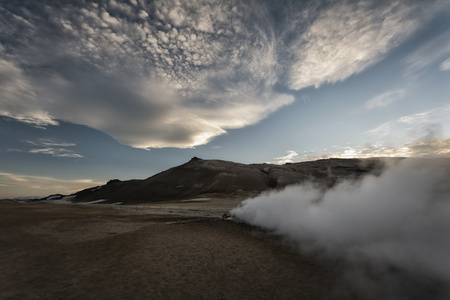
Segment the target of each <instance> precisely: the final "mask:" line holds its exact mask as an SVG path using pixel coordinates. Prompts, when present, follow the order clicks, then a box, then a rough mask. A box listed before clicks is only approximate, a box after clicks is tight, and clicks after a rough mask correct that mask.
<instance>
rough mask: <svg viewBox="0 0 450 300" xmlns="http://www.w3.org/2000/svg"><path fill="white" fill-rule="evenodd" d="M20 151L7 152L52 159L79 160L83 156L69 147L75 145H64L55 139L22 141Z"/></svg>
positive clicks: (64, 143)
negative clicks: (50, 157)
mask: <svg viewBox="0 0 450 300" xmlns="http://www.w3.org/2000/svg"><path fill="white" fill-rule="evenodd" d="M24 144H25V146H24V147H23V148H22V149H10V150H9V151H16V152H28V153H35V154H46V155H51V156H54V157H68V158H81V157H83V155H81V154H78V153H76V152H75V151H74V150H72V149H70V147H75V146H76V144H73V143H66V142H63V141H59V140H56V139H39V140H37V141H24Z"/></svg>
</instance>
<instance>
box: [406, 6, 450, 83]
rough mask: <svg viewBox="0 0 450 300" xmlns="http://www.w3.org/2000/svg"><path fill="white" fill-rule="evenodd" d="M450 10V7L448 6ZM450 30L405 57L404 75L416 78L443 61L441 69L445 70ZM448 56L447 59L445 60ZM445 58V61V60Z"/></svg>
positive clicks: (448, 51) (449, 46)
mask: <svg viewBox="0 0 450 300" xmlns="http://www.w3.org/2000/svg"><path fill="white" fill-rule="evenodd" d="M446 10H447V11H449V8H446ZM449 40H450V30H447V31H445V32H443V33H441V34H439V35H437V36H436V37H435V38H434V39H432V40H431V41H429V42H427V43H426V44H425V45H424V46H422V47H420V48H419V49H418V50H416V51H414V52H413V53H412V54H410V55H409V56H407V57H406V58H405V59H404V63H405V65H406V68H405V72H404V76H405V77H407V78H415V77H418V76H421V75H422V74H423V73H424V72H425V71H426V70H428V69H429V68H430V67H432V66H434V65H435V64H437V63H438V62H439V61H441V64H440V66H439V68H440V70H442V71H445V70H446V69H445V68H446V67H447V65H448V56H449V55H450V43H449V42H448V41H449ZM446 58H447V60H445V59H446ZM443 60H444V61H443Z"/></svg>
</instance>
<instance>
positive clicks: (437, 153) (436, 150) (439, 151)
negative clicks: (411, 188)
mask: <svg viewBox="0 0 450 300" xmlns="http://www.w3.org/2000/svg"><path fill="white" fill-rule="evenodd" d="M431 135H433V134H431ZM335 148H338V149H339V148H340V147H335ZM371 157H415V158H436V157H450V139H442V138H428V139H427V138H422V139H419V140H418V141H414V142H409V143H405V144H402V145H399V146H386V145H384V144H374V145H367V146H361V147H348V146H347V147H342V148H341V149H339V150H337V151H334V152H327V153H325V154H321V155H320V154H319V155H318V154H317V152H312V153H308V154H307V155H304V156H303V160H311V161H313V160H318V159H327V158H371Z"/></svg>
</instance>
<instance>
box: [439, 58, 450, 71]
mask: <svg viewBox="0 0 450 300" xmlns="http://www.w3.org/2000/svg"><path fill="white" fill-rule="evenodd" d="M439 69H441V71H448V70H450V58H447V59H446V60H444V61H443V62H442V63H441V64H440V65H439Z"/></svg>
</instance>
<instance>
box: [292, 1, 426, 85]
mask: <svg viewBox="0 0 450 300" xmlns="http://www.w3.org/2000/svg"><path fill="white" fill-rule="evenodd" d="M376 4H379V5H376ZM416 9H417V7H415V6H414V5H413V4H412V2H404V1H389V2H383V3H378V2H375V1H356V2H348V1H345V2H336V4H334V5H332V6H331V7H329V8H328V9H326V10H325V11H322V12H321V13H320V14H319V16H318V17H317V18H316V19H315V20H314V22H313V23H312V24H311V26H310V27H309V28H308V29H307V30H306V31H305V32H304V33H303V34H301V35H300V36H299V38H298V40H297V41H296V43H295V44H294V45H293V46H292V48H291V49H290V51H291V53H292V54H293V55H294V56H295V62H294V63H293V64H292V65H291V67H290V71H289V73H290V74H289V75H290V76H289V85H290V87H291V88H293V89H297V90H298V89H301V88H304V87H308V86H315V87H318V86H320V85H322V84H324V83H334V82H337V81H342V80H344V79H346V78H348V77H349V76H351V75H353V74H356V73H359V72H361V71H363V70H365V69H366V68H368V67H369V66H371V65H373V64H374V63H376V62H377V61H379V60H380V59H381V58H383V56H384V54H385V53H387V52H388V51H389V50H390V49H392V48H393V47H394V46H396V45H398V44H399V43H400V42H401V41H403V40H405V39H406V38H407V37H408V36H410V35H411V34H412V33H413V32H414V31H415V30H416V29H417V28H418V27H419V25H420V22H419V20H418V19H416V18H417V15H416V14H414V13H413V12H415V13H417V11H416Z"/></svg>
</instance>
